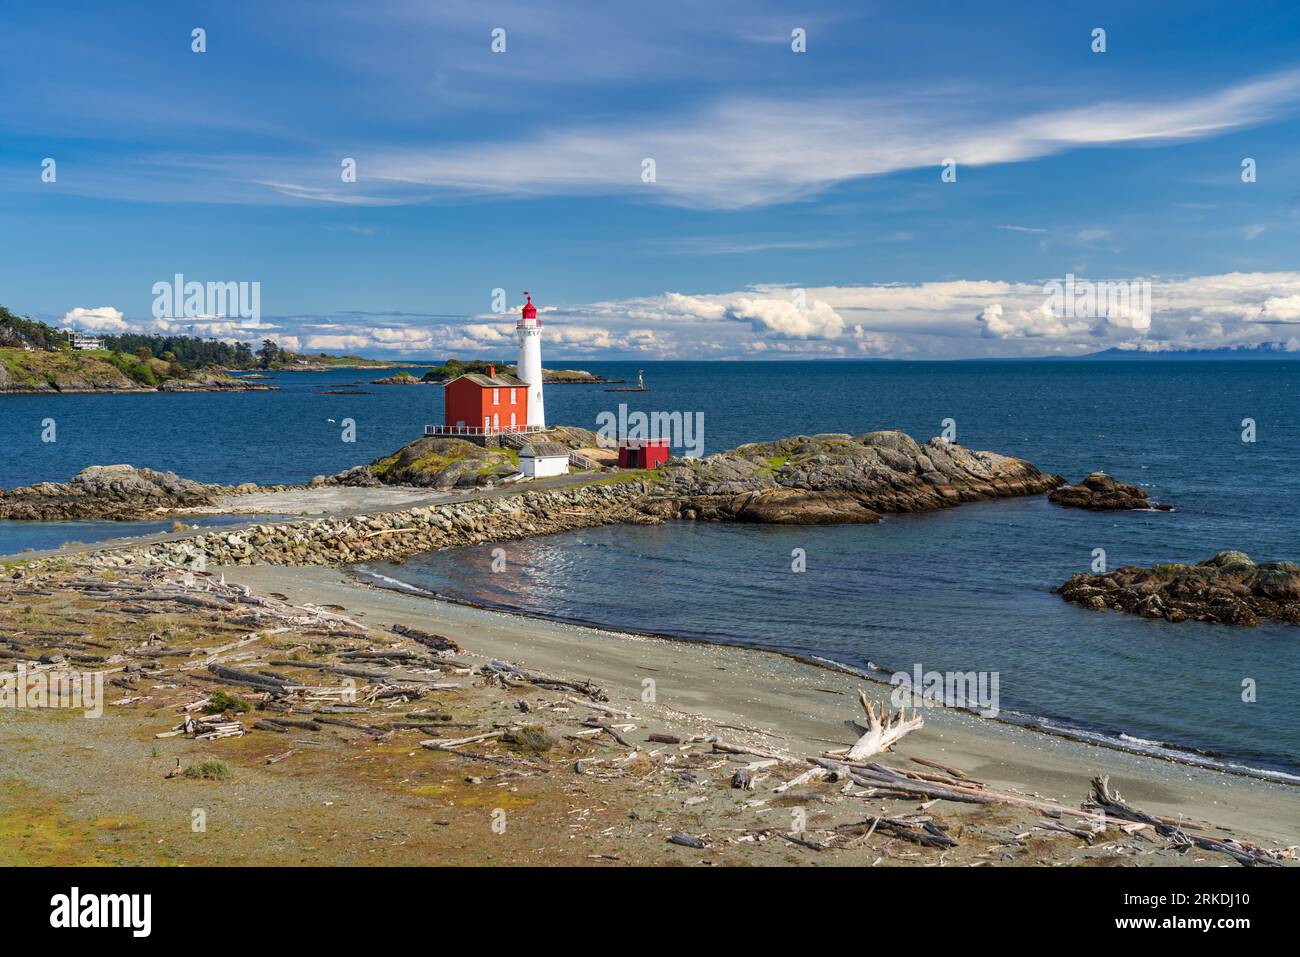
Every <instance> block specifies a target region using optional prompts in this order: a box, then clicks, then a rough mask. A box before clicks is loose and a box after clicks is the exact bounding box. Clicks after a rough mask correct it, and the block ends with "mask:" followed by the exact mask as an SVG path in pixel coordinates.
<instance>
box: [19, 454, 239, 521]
mask: <svg viewBox="0 0 1300 957" xmlns="http://www.w3.org/2000/svg"><path fill="white" fill-rule="evenodd" d="M230 491H231V490H230V489H227V488H225V487H224V486H220V485H206V484H204V483H202V482H195V481H192V480H191V479H186V478H181V477H180V476H179V475H177V474H176V473H175V472H156V471H154V470H153V469H137V468H134V467H133V466H130V465H92V466H90V467H89V468H86V469H82V470H81V471H80V472H78V473H77V474H76V475H75V476H73V477H72V479H71V481H68V482H41V483H39V484H37V485H29V486H25V487H23V488H15V489H7V490H0V519H12V520H16V521H29V522H30V521H42V522H55V521H81V520H96V521H135V520H139V519H144V518H153V517H158V516H159V514H160V513H161V514H162V515H164V516H165V515H167V514H169V513H171V512H172V511H173V510H176V509H181V508H191V509H192V508H202V507H205V506H211V505H214V504H215V503H216V499H217V496H218V495H221V494H223V493H228V492H230Z"/></svg>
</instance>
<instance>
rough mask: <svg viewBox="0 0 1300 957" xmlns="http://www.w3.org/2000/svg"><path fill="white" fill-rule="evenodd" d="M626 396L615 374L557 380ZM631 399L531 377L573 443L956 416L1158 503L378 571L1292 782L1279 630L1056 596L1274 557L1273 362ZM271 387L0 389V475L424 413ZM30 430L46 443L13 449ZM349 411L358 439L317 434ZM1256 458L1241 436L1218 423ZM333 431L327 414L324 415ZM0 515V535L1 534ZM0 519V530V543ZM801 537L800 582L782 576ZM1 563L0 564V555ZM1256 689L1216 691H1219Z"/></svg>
mask: <svg viewBox="0 0 1300 957" xmlns="http://www.w3.org/2000/svg"><path fill="white" fill-rule="evenodd" d="M563 364H564V365H569V366H573V365H582V366H583V367H585V368H590V369H592V370H593V371H598V372H603V373H605V374H607V375H611V376H615V377H619V378H627V379H635V376H636V370H637V368H638V366H637V365H636V364H630V363H578V362H566V363H563ZM640 367H641V368H644V369H645V370H646V379H647V383H648V384H649V386H650V387H651V389H652V391H651V392H648V393H644V394H629V393H608V392H605V391H604V390H603V389H602V388H600V387H596V386H563V387H552V388H550V389H549V390H548V393H547V412H548V416H549V418H550V420H551V421H552V422H559V423H568V424H577V425H585V426H587V427H592V428H594V427H595V425H596V416H597V415H598V414H599V413H601V412H615V411H616V410H617V408H618V404H619V403H620V402H626V403H627V404H628V406H629V407H630V408H631V409H633V410H635V409H643V410H647V411H648V410H661V411H670V412H671V411H681V412H687V413H689V412H696V411H699V412H703V414H704V440H705V449H706V451H718V450H721V449H725V448H730V447H732V446H734V445H737V444H739V443H741V442H745V441H753V440H757V439H764V438H773V437H778V436H782V435H788V434H792V433H799V432H803V433H812V432H822V431H846V432H853V433H858V432H864V431H869V430H872V429H880V428H901V429H903V430H905V431H907V432H909V433H911V434H912V435H913V436H915V437H917V438H921V439H924V438H927V437H929V436H931V435H934V434H937V433H938V432H939V431H940V429H941V428H942V425H941V423H942V422H943V420H944V419H946V418H952V419H954V420H955V421H956V427H957V440H958V441H959V442H960V443H962V444H963V445H966V446H968V447H972V448H981V449H993V450H996V451H1000V452H1005V453H1009V454H1013V455H1019V456H1022V457H1024V458H1027V459H1029V460H1030V461H1032V462H1034V463H1035V464H1037V465H1039V466H1040V467H1042V468H1044V469H1046V470H1049V471H1053V472H1060V473H1063V474H1065V475H1066V476H1067V477H1069V478H1072V479H1077V478H1080V477H1082V476H1083V475H1084V474H1085V473H1087V472H1088V471H1090V470H1093V469H1104V470H1106V471H1108V472H1111V473H1112V474H1114V475H1116V476H1118V477H1119V478H1121V479H1124V480H1126V481H1132V482H1136V483H1139V484H1142V485H1144V486H1146V487H1147V488H1148V489H1149V491H1150V492H1151V493H1152V495H1153V496H1154V497H1156V498H1158V499H1162V500H1166V501H1170V502H1172V503H1174V504H1175V506H1177V511H1175V512H1173V513H1127V514H1091V513H1084V512H1077V511H1069V510H1063V509H1058V508H1055V507H1052V506H1050V505H1048V504H1047V503H1046V502H1045V501H1043V500H1042V499H1034V500H1028V501H1011V502H998V503H986V504H981V505H975V506H965V507H962V508H960V509H956V510H950V511H946V512H942V513H936V514H932V515H921V516H900V517H890V518H887V519H886V521H884V522H883V523H881V524H880V525H877V526H865V527H837V528H825V529H779V528H751V527H738V526H722V525H708V524H703V523H701V524H699V525H695V524H691V523H675V524H672V525H669V526H664V527H662V528H639V527H638V528H617V529H601V530H595V531H589V532H580V533H574V534H571V535H562V536H554V537H551V538H545V539H537V540H534V541H530V542H525V543H515V544H511V545H508V546H507V549H508V552H509V556H510V563H509V565H508V572H507V573H506V574H502V575H494V574H492V573H491V572H490V570H489V569H490V565H489V562H490V554H489V553H488V552H487V551H484V550H477V549H471V550H464V551H459V552H447V553H441V554H437V555H431V556H424V557H420V558H416V559H413V560H411V561H409V562H408V563H406V564H405V565H404V566H401V567H399V568H395V569H394V568H389V569H380V571H382V572H383V573H384V574H386V575H390V576H392V577H394V578H399V579H402V580H405V581H407V582H409V583H412V584H415V585H418V586H422V587H427V588H430V589H432V590H435V591H437V592H439V593H442V594H447V595H450V596H452V597H457V598H461V599H465V600H469V601H476V602H480V603H485V604H496V605H500V606H503V607H509V608H514V609H518V610H521V611H527V612H530V613H533V614H542V615H548V616H554V617H558V618H565V619H569V620H575V621H586V622H591V623H596V624H601V625H607V626H611V627H621V628H632V629H636V630H645V631H655V632H662V633H671V634H677V635H681V636H683V637H693V638H704V639H716V640H726V641H736V642H741V643H745V644H751V645H756V646H761V647H771V648H778V649H783V650H789V651H796V652H800V653H804V654H814V655H821V656H824V657H827V658H831V659H834V660H838V661H842V662H845V663H847V664H852V665H857V666H863V665H865V664H866V663H867V662H874V663H876V664H878V665H881V666H883V667H886V668H889V669H891V670H892V669H901V670H910V669H911V668H912V666H913V665H914V664H916V663H920V664H922V665H923V666H924V668H925V669H927V670H929V669H937V670H945V671H946V670H963V671H965V670H975V671H998V672H999V673H1000V695H1001V705H1002V707H1003V709H1004V710H1005V709H1014V710H1019V711H1022V712H1024V713H1026V714H1032V715H1036V716H1038V717H1040V718H1047V719H1049V720H1053V721H1057V722H1060V723H1068V724H1070V725H1071V726H1073V727H1076V728H1079V729H1090V730H1094V731H1097V732H1100V733H1106V734H1109V735H1112V736H1118V735H1119V734H1127V735H1129V736H1130V737H1134V738H1141V739H1147V740H1151V741H1160V742H1168V743H1171V744H1176V745H1179V746H1182V747H1190V748H1197V749H1203V750H1205V751H1209V752H1214V753H1216V754H1219V755H1223V756H1226V757H1227V759H1228V760H1231V761H1240V762H1242V763H1246V764H1250V765H1252V766H1257V767H1266V768H1274V769H1284V770H1289V771H1293V772H1294V771H1300V630H1298V629H1294V628H1285V627H1283V626H1276V625H1266V626H1262V627H1260V628H1256V629H1249V630H1231V629H1222V628H1214V627H1211V626H1203V625H1195V624H1186V625H1178V626H1174V625H1169V624H1167V623H1164V622H1147V621H1141V620H1137V619H1132V618H1128V617H1124V616H1120V615H1117V614H1110V613H1095V612H1087V611H1084V610H1083V609H1080V608H1077V607H1075V606H1070V605H1067V604H1066V603H1064V602H1062V601H1061V600H1060V599H1059V598H1057V597H1056V596H1055V595H1053V594H1051V592H1050V590H1049V589H1050V588H1051V587H1052V586H1054V585H1057V584H1059V583H1060V582H1061V581H1063V580H1064V579H1065V578H1066V577H1068V576H1069V575H1070V574H1073V573H1074V572H1077V571H1083V570H1086V569H1087V568H1088V565H1089V562H1090V561H1091V553H1092V550H1093V549H1094V548H1105V549H1106V552H1107V556H1108V561H1109V564H1110V566H1111V567H1118V566H1119V565H1123V564H1133V563H1139V564H1148V563H1152V562H1164V561H1198V560H1201V559H1203V558H1206V557H1208V556H1209V555H1211V554H1213V553H1214V552H1215V551H1218V550H1220V549H1224V548H1239V549H1242V550H1244V551H1247V552H1249V553H1250V554H1251V555H1252V556H1254V557H1255V558H1257V559H1259V560H1269V559H1281V558H1290V559H1297V558H1300V534H1298V533H1300V513H1298V510H1297V502H1300V471H1298V470H1297V465H1298V464H1300V461H1298V459H1300V456H1298V454H1297V450H1298V449H1300V421H1298V419H1297V412H1298V411H1300V402H1298V401H1297V400H1298V399H1300V362H1141V361H1134V362H1113V363H1112V362H1097V361H1092V362H1089V361H1030V362H962V363H892V362H891V363H880V362H854V363H825V362H823V363H644V364H642V365H641V366H640ZM377 377H378V375H371V376H367V375H366V374H364V373H357V372H355V371H347V370H344V371H341V372H333V373H321V374H302V373H299V374H286V375H280V376H278V377H276V381H275V384H277V385H282V386H283V387H284V391H283V392H280V393H254V394H249V395H230V396H227V395H185V396H68V397H57V398H41V397H5V398H4V399H3V400H0V401H3V402H4V404H5V410H6V412H7V413H8V414H7V415H6V416H3V417H0V448H3V449H4V450H5V453H6V454H5V456H4V458H3V460H2V461H0V484H2V485H15V484H24V483H27V482H32V481H39V480H46V479H56V478H66V477H67V476H69V475H71V474H72V473H73V472H75V471H76V470H77V469H78V468H81V467H83V466H84V465H88V464H102V463H105V462H120V461H126V462H133V463H135V464H141V465H144V464H147V465H150V466H153V467H155V468H170V469H174V470H176V471H178V472H181V473H182V474H185V475H188V476H191V477H194V478H200V479H204V480H208V481H222V482H238V481H247V480H252V481H258V482H302V481H305V480H306V479H308V478H310V477H311V476H312V475H314V474H318V473H328V472H334V471H338V470H340V469H343V468H346V467H349V466H351V465H355V464H358V463H360V462H365V461H369V460H371V459H374V458H376V457H378V456H380V455H383V454H386V453H388V452H391V451H392V450H393V449H394V448H397V447H398V446H400V445H401V444H403V443H404V442H406V441H408V440H409V439H410V438H411V437H412V436H413V435H415V434H417V433H418V431H419V429H420V428H421V427H422V426H423V425H424V423H426V422H429V421H439V420H440V418H441V391H440V390H439V389H437V388H436V387H433V388H430V387H387V388H386V387H383V386H371V385H368V384H364V385H361V386H359V388H361V389H363V390H367V391H369V392H370V393H371V394H370V395H361V396H329V395H323V394H321V389H322V388H324V387H330V386H337V385H340V384H344V383H351V382H358V381H363V382H364V380H365V379H367V378H377ZM47 415H50V416H55V417H57V421H58V423H59V430H60V431H59V442H58V443H56V444H55V445H53V446H48V445H45V446H43V445H41V443H40V442H39V435H40V424H39V423H40V420H41V418H42V417H44V416H47ZM344 417H352V418H354V419H355V421H356V424H357V442H356V443H355V444H351V445H349V444H346V443H342V442H341V441H340V439H339V436H340V432H339V424H338V423H339V422H341V420H342V419H343V418H344ZM1248 417H1249V418H1252V419H1254V420H1255V423H1256V429H1257V441H1256V442H1254V443H1244V442H1242V441H1241V431H1242V426H1241V423H1242V420H1243V419H1244V418H1248ZM328 419H334V420H335V422H333V423H331V422H328V421H327V420H328ZM3 524H4V523H0V526H3ZM3 534H4V531H3V528H0V535H3ZM794 548H803V549H805V551H806V552H807V556H808V570H807V572H805V573H803V574H795V573H793V572H791V571H790V567H789V566H790V553H791V550H792V549H794ZM0 550H5V549H0ZM1244 679H1253V680H1254V681H1256V682H1257V683H1258V700H1257V701H1256V702H1255V703H1253V704H1246V703H1244V702H1242V701H1241V683H1242V681H1243V680H1244Z"/></svg>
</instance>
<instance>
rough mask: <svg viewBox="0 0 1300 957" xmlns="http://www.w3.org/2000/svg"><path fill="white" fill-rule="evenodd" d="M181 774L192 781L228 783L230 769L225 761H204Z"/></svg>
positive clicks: (192, 765)
mask: <svg viewBox="0 0 1300 957" xmlns="http://www.w3.org/2000/svg"><path fill="white" fill-rule="evenodd" d="M181 774H182V775H183V776H184V777H187V778H189V779H190V780H192V781H227V780H229V779H230V768H229V767H227V766H226V764H225V762H223V761H203V762H201V763H199V764H191V765H190V766H189V767H188V768H186V769H185V770H184V771H182V772H181Z"/></svg>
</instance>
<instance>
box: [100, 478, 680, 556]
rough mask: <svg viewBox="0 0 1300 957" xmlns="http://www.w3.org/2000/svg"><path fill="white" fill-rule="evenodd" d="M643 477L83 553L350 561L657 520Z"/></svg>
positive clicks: (260, 527) (259, 527)
mask: <svg viewBox="0 0 1300 957" xmlns="http://www.w3.org/2000/svg"><path fill="white" fill-rule="evenodd" d="M644 494H645V485H644V483H643V482H630V483H622V484H600V483H597V484H594V485H587V486H583V487H581V488H573V489H553V490H549V491H520V492H519V493H517V494H511V495H502V496H498V497H495V498H485V499H476V500H473V501H469V502H455V503H448V504H445V505H427V506H421V507H418V508H412V509H406V510H404V511H399V512H385V513H381V514H376V515H355V516H348V517H344V518H324V519H303V520H301V521H293V522H283V523H278V524H263V525H255V526H253V527H251V528H246V529H240V530H237V531H207V532H204V533H203V534H200V535H195V536H193V537H191V538H185V539H180V540H176V541H170V542H161V543H158V544H155V545H149V546H141V547H138V548H130V549H105V550H103V551H98V552H94V553H92V554H91V555H90V556H89V557H88V558H86V559H84V560H86V561H88V562H89V563H90V564H92V565H95V566H97V567H104V568H128V567H130V568H137V567H148V566H154V565H186V566H193V567H198V568H205V567H207V566H208V565H351V564H356V563H358V562H373V561H401V560H402V559H404V558H406V557H408V556H410V555H413V554H416V553H418V552H428V551H435V550H437V549H440V548H450V547H453V546H460V545H478V544H482V543H485V542H496V541H505V540H508V539H515V538H527V537H530V536H533V535H546V534H551V533H554V532H565V531H571V530H573V529H578V528H591V527H594V526H597V525H609V524H615V523H624V522H633V523H637V524H653V523H654V522H655V521H656V520H655V519H653V518H650V517H647V516H646V515H645V514H644V513H642V512H641V511H640V509H639V508H638V507H637V502H638V501H639V500H640V499H641V497H642V496H643V495H644Z"/></svg>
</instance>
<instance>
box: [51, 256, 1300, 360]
mask: <svg viewBox="0 0 1300 957" xmlns="http://www.w3.org/2000/svg"><path fill="white" fill-rule="evenodd" d="M1053 281H1054V282H1058V283H1059V280H1053ZM1086 281H1088V280H1087V279H1085V278H1084V277H1081V276H1080V277H1076V278H1075V282H1076V283H1081V282H1086ZM1092 281H1094V282H1096V283H1098V284H1099V285H1100V284H1102V283H1110V282H1111V281H1117V282H1120V283H1123V282H1124V281H1126V280H1124V279H1122V278H1121V279H1115V277H1107V278H1105V279H1102V278H1096V279H1093V280H1092ZM1127 281H1128V282H1130V283H1132V282H1134V281H1135V280H1132V279H1129V280H1127ZM1146 281H1148V282H1149V284H1150V295H1149V297H1148V296H1143V297H1142V298H1134V299H1132V300H1131V301H1130V302H1128V303H1127V304H1126V303H1125V302H1115V301H1113V300H1112V301H1110V302H1109V304H1106V303H1103V304H1102V305H1100V306H1098V307H1096V308H1094V310H1093V312H1092V313H1090V314H1089V315H1087V316H1075V315H1066V314H1063V313H1064V312H1065V310H1063V309H1061V308H1059V307H1057V308H1054V306H1053V299H1052V297H1049V296H1048V295H1047V293H1046V290H1045V288H1044V283H1043V282H1006V281H1002V280H989V279H955V280H945V281H941V282H921V283H888V284H879V285H856V286H810V287H806V288H798V289H796V288H792V287H789V286H785V285H779V284H766V285H763V284H760V285H755V286H751V287H749V288H747V289H742V290H734V291H719V292H715V293H710V294H700V293H689V294H688V293H680V292H676V291H666V292H661V293H656V294H654V295H647V296H641V297H634V298H628V299H617V300H600V301H595V302H588V303H579V304H575V305H565V306H555V305H552V304H543V305H542V306H541V307H539V308H541V309H543V310H544V311H545V313H546V326H545V333H544V339H543V361H544V362H546V363H547V364H548V365H549V364H552V363H560V362H564V361H567V360H570V359H572V360H579V359H584V358H604V357H610V358H617V357H620V356H621V357H646V358H660V359H699V358H745V357H749V358H757V357H760V356H761V357H764V358H796V357H799V358H819V357H851V356H867V355H870V356H889V357H923V358H957V357H966V356H1016V355H1044V354H1052V355H1081V354H1084V353H1087V352H1093V351H1096V350H1098V349H1104V348H1108V347H1117V348H1128V349H1144V350H1168V349H1187V348H1196V349H1208V348H1219V347H1236V346H1249V345H1254V344H1257V343H1260V342H1266V341H1283V342H1288V341H1291V340H1292V339H1293V338H1294V337H1290V336H1288V335H1279V331H1278V330H1279V327H1280V326H1288V325H1289V326H1290V327H1291V329H1294V328H1295V325H1296V324H1298V323H1300V272H1276V273H1222V274H1216V275H1208V276H1190V277H1178V278H1158V277H1157V278H1152V279H1150V280H1146ZM800 301H802V302H805V303H807V304H808V305H807V306H806V308H802V309H801V308H799V307H798V305H797V303H798V302H800ZM1097 301H1098V302H1102V300H1100V299H1098V300H1097ZM384 315H385V318H383V319H382V320H381V319H378V318H367V317H364V316H362V317H358V316H357V315H355V314H341V315H338V316H328V317H305V316H296V317H292V318H286V317H276V321H275V323H274V324H272V323H269V322H264V323H263V324H262V325H260V326H256V327H244V326H242V325H241V324H239V323H237V322H232V321H230V320H220V321H194V322H186V323H179V322H173V321H163V322H159V321H156V320H153V319H152V317H149V318H145V319H142V320H139V321H128V320H126V319H125V318H124V317H121V316H120V313H118V312H117V310H115V309H109V308H108V307H103V308H100V309H93V310H91V309H80V310H71V311H70V312H69V313H68V317H67V318H68V322H69V324H70V325H71V324H74V322H73V320H74V318H76V319H83V320H84V321H83V322H81V324H80V325H79V326H78V327H79V328H84V329H87V330H90V329H92V328H94V329H99V328H110V327H111V328H112V330H113V331H126V330H127V329H132V330H138V331H142V332H172V333H176V332H180V333H189V334H197V335H202V336H209V337H214V338H221V339H225V340H227V341H242V342H248V343H250V344H251V345H253V346H254V348H256V347H257V345H258V344H259V343H260V341H261V340H262V339H263V338H273V339H275V340H277V341H278V342H280V343H281V344H282V345H283V346H284V348H287V349H297V348H299V344H301V347H302V348H304V349H307V350H310V351H331V352H349V353H362V354H376V355H385V354H387V355H396V356H404V357H408V358H425V359H443V358H446V357H449V356H459V357H463V358H471V357H473V358H497V359H502V358H504V359H507V360H508V359H509V358H510V357H512V356H513V354H514V335H513V319H512V318H507V319H504V320H503V318H502V317H501V316H499V315H496V314H494V313H484V314H481V315H477V316H471V317H469V318H468V319H466V320H464V321H452V320H444V319H436V318H433V317H429V318H425V317H421V318H420V321H418V322H415V321H405V320H402V319H401V318H400V315H401V314H400V313H389V314H384ZM87 323H89V324H87ZM1288 331H1290V330H1288Z"/></svg>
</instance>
